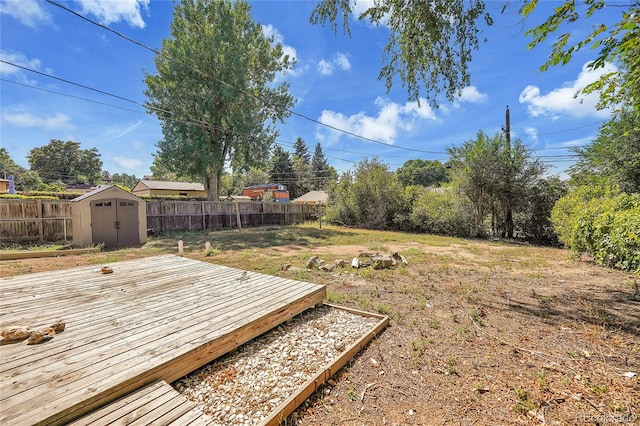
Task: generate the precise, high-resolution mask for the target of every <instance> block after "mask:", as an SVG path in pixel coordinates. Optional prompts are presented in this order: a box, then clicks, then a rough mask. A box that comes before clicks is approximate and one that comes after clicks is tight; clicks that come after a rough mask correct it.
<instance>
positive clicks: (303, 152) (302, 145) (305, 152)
mask: <svg viewBox="0 0 640 426" xmlns="http://www.w3.org/2000/svg"><path fill="white" fill-rule="evenodd" d="M293 149H294V150H295V151H294V153H293V156H294V158H295V157H299V158H300V159H301V160H303V161H304V162H306V163H309V162H310V161H311V154H309V147H308V146H307V144H306V142H305V141H304V139H302V138H301V137H298V138H297V139H296V141H295V142H294V143H293Z"/></svg>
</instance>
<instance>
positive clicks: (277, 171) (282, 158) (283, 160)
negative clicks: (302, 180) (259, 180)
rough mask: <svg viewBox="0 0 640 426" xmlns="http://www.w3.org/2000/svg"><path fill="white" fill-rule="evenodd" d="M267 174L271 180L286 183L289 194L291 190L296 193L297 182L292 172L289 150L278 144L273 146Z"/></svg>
mask: <svg viewBox="0 0 640 426" xmlns="http://www.w3.org/2000/svg"><path fill="white" fill-rule="evenodd" d="M269 176H270V181H271V182H275V183H281V184H283V185H286V186H287V188H288V190H289V194H291V192H293V193H294V194H298V184H297V179H296V177H295V176H294V173H293V164H292V163H291V157H290V156H289V152H288V151H286V150H285V149H284V148H283V147H282V146H280V145H276V146H275V147H274V148H273V154H272V156H271V170H269ZM296 196H297V195H296ZM292 198H294V197H292Z"/></svg>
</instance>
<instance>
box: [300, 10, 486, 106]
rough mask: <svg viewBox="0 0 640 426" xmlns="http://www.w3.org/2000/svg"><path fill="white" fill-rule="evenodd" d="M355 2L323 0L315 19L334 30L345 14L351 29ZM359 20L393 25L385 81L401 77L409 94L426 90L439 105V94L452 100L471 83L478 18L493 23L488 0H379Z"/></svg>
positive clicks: (345, 22) (382, 75)
mask: <svg viewBox="0 0 640 426" xmlns="http://www.w3.org/2000/svg"><path fill="white" fill-rule="evenodd" d="M352 6H353V4H352V2H351V1H350V0H323V1H321V2H320V3H319V4H318V5H317V6H316V8H315V9H314V11H313V13H312V15H311V18H310V21H311V22H312V23H313V24H323V25H324V24H326V23H327V22H329V23H330V24H331V26H332V28H333V29H334V31H335V30H336V29H337V22H336V21H337V20H338V18H339V17H341V18H342V25H343V28H344V30H345V32H347V33H348V32H349V20H348V17H349V14H351V13H352V12H353V9H352ZM359 19H360V20H365V19H368V20H369V21H371V23H373V24H374V25H381V24H382V23H383V22H384V23H385V26H386V27H387V28H388V29H389V41H388V43H387V45H386V46H385V48H384V52H383V63H384V65H383V67H382V70H381V71H380V74H379V76H378V78H379V79H384V80H385V82H386V86H387V90H390V89H391V86H392V84H393V82H394V80H396V79H397V78H398V77H399V78H400V80H401V81H402V85H403V86H405V87H406V88H407V91H408V95H409V99H412V100H418V99H419V98H420V96H421V93H420V92H421V91H422V90H426V98H427V99H428V100H429V102H430V103H431V105H434V106H435V105H437V97H438V95H440V93H444V94H445V95H446V96H447V98H448V99H449V100H453V99H454V98H455V97H456V96H458V94H459V93H460V90H462V88H464V87H466V86H468V85H469V84H470V77H469V73H468V70H467V66H468V63H469V62H470V61H471V56H472V52H473V51H474V50H476V49H477V48H478V46H479V41H478V32H479V29H478V24H477V21H478V20H484V21H485V22H486V23H487V24H491V23H492V21H491V18H490V17H489V15H488V14H487V13H485V3H484V2H483V1H479V0H473V1H463V0H434V1H429V2H418V3H416V4H415V5H414V3H409V4H408V3H407V2H406V1H404V0H380V1H375V2H372V3H371V4H370V6H369V7H368V8H367V10H366V11H365V12H364V13H362V14H361V15H360V16H359ZM396 81H397V80H396Z"/></svg>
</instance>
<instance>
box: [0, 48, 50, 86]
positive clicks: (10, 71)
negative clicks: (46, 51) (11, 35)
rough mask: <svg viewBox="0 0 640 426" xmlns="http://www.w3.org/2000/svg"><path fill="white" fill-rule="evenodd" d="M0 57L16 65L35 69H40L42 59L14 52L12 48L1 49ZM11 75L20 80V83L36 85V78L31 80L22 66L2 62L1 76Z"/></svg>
mask: <svg viewBox="0 0 640 426" xmlns="http://www.w3.org/2000/svg"><path fill="white" fill-rule="evenodd" d="M0 58H2V60H3V61H7V62H11V63H13V64H16V65H20V66H23V67H26V68H31V69H34V70H39V69H40V65H41V63H40V59H36V58H31V59H30V58H27V57H26V56H25V55H24V54H22V53H20V52H14V51H11V50H2V49H0ZM5 75H11V76H13V77H15V78H17V79H18V80H19V82H20V83H24V84H28V85H32V86H33V85H35V84H36V81H35V80H30V79H29V78H27V76H26V75H25V73H24V71H23V70H21V69H20V68H17V67H14V66H13V65H9V64H5V63H3V62H0V76H5Z"/></svg>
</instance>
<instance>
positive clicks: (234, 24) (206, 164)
mask: <svg viewBox="0 0 640 426" xmlns="http://www.w3.org/2000/svg"><path fill="white" fill-rule="evenodd" d="M155 62H156V69H157V74H155V75H152V74H146V78H145V81H146V83H147V91H146V95H147V96H148V98H149V103H148V106H147V109H148V111H149V112H150V113H155V114H156V115H157V116H158V118H159V119H160V122H161V126H162V132H163V136H164V138H163V140H161V141H159V142H158V144H157V146H158V156H160V157H161V158H162V164H164V165H165V166H166V167H167V168H168V169H169V170H170V171H172V172H174V173H176V174H177V175H178V176H198V177H199V178H200V179H201V180H202V181H203V183H204V186H205V188H206V190H207V198H208V199H210V200H217V199H218V197H219V189H220V188H219V186H220V182H219V179H220V176H221V174H222V172H223V168H224V165H225V162H226V161H228V162H229V163H230V164H231V166H232V167H234V168H236V167H239V166H241V165H243V166H247V165H252V164H256V163H257V162H259V161H261V159H263V158H266V157H267V155H268V152H269V149H270V147H271V144H272V143H273V141H274V140H275V138H276V137H277V135H278V132H277V131H276V128H275V125H276V123H277V122H278V121H283V120H284V118H285V117H287V116H288V115H289V108H290V107H291V106H293V104H294V101H293V97H292V96H291V95H289V93H288V85H287V84H286V83H280V84H274V83H273V81H274V79H275V77H276V76H277V75H278V74H279V73H281V72H283V71H284V70H286V69H289V68H291V67H292V66H293V60H292V59H291V58H289V56H287V55H284V54H283V50H282V46H281V45H280V44H276V43H274V38H273V37H267V36H266V35H265V34H264V32H263V30H262V27H261V25H260V24H258V23H256V22H254V21H253V19H252V17H251V9H250V7H249V5H248V4H247V3H246V2H245V1H230V0H220V1H207V0H184V1H181V2H180V3H177V4H176V6H175V10H174V17H173V22H172V24H171V37H170V38H168V39H165V40H163V43H162V48H161V50H160V52H159V54H158V55H157V56H156V59H155Z"/></svg>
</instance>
